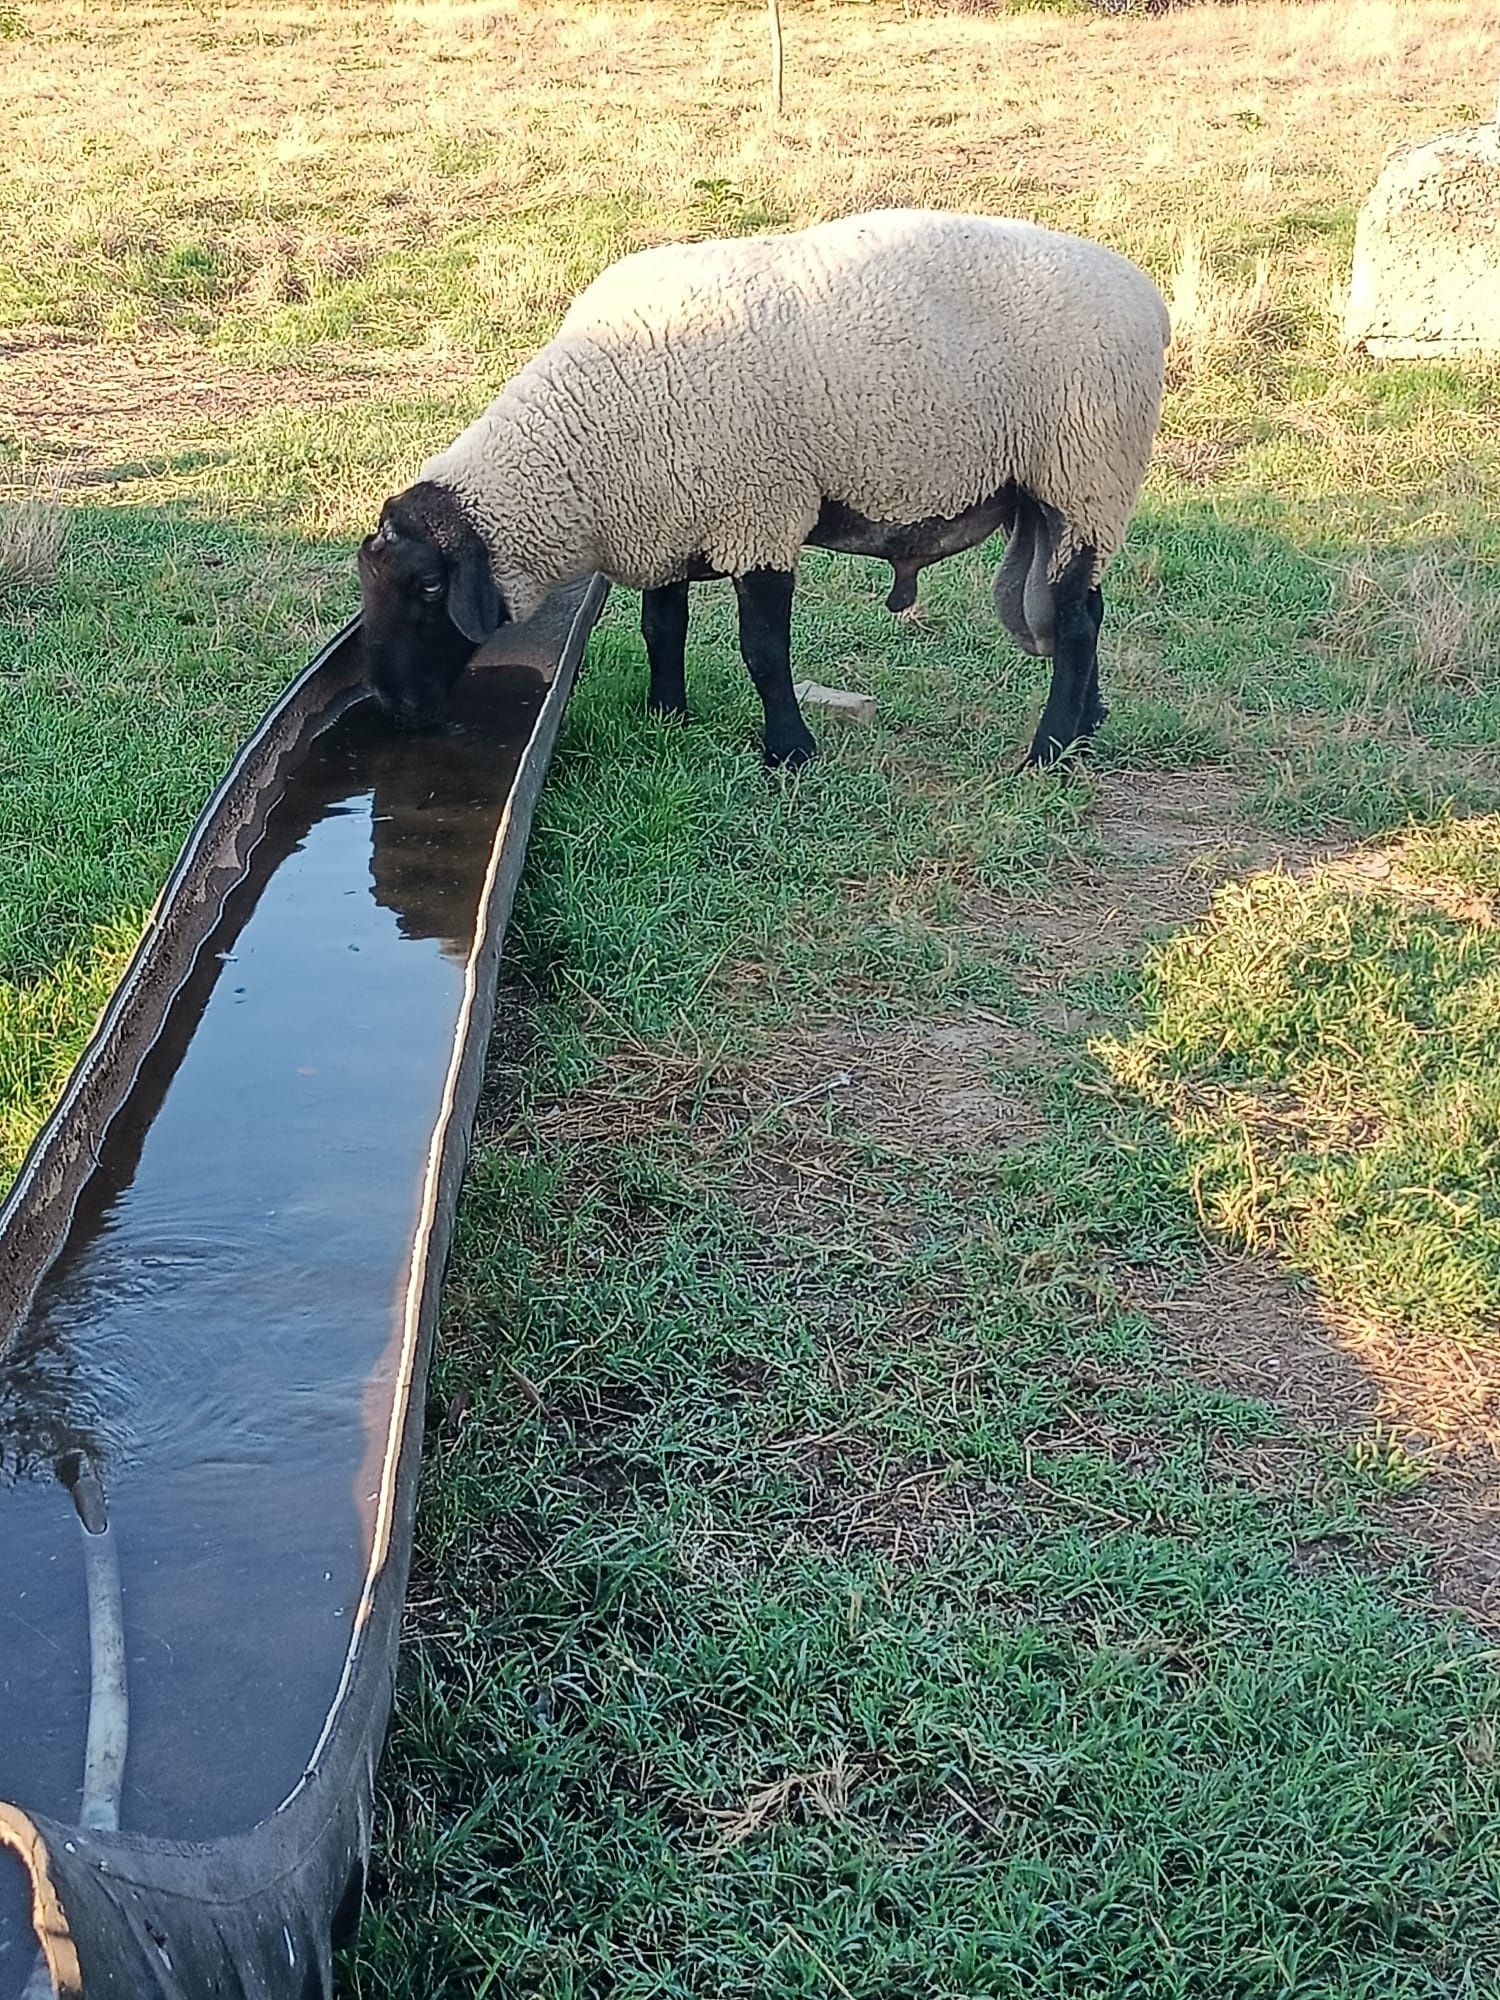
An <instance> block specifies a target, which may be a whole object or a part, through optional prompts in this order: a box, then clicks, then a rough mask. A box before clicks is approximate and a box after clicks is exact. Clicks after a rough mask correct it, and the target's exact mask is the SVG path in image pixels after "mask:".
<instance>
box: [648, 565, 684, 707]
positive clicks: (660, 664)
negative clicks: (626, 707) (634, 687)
mask: <svg viewBox="0 0 1500 2000" xmlns="http://www.w3.org/2000/svg"><path fill="white" fill-rule="evenodd" d="M687 629H688V587H687V585H686V584H685V583H664V584H662V585H660V586H659V587H658V588H657V589H655V590H643V591H642V592H641V637H642V638H643V639H644V640H645V642H646V658H647V659H648V660H649V661H650V663H651V688H650V692H649V693H648V694H647V696H646V708H647V711H648V712H649V713H650V714H652V715H675V716H682V717H685V716H686V715H687V668H686V656H687Z"/></svg>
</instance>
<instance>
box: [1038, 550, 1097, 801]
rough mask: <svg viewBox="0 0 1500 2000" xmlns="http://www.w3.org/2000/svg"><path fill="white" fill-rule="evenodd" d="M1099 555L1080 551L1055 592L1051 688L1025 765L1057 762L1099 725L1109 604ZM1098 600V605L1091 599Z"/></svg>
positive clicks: (1090, 551) (1088, 551)
mask: <svg viewBox="0 0 1500 2000" xmlns="http://www.w3.org/2000/svg"><path fill="white" fill-rule="evenodd" d="M1093 574H1094V551H1093V550H1092V549H1091V548H1088V547H1084V548H1081V549H1080V550H1079V551H1078V553H1077V554H1076V555H1075V556H1073V557H1072V558H1071V559H1070V561H1069V563H1068V565H1067V567H1066V569H1064V571H1063V573H1062V575H1061V576H1060V577H1059V578H1058V579H1057V582H1056V583H1055V584H1054V585H1053V588H1052V603H1053V624H1052V685H1051V687H1050V688H1049V690H1048V692H1047V706H1046V707H1045V708H1044V709H1043V710H1042V719H1041V721H1040V722H1039V723H1038V724H1037V732H1036V735H1035V737H1033V739H1032V744H1031V749H1030V751H1029V752H1028V753H1027V757H1026V762H1027V764H1028V765H1029V766H1031V767H1033V768H1037V767H1040V766H1042V765H1047V764H1055V763H1056V762H1057V760H1058V758H1059V757H1061V756H1063V755H1064V754H1065V753H1066V752H1067V751H1069V750H1071V749H1072V748H1073V747H1074V746H1075V744H1078V743H1080V742H1081V741H1083V740H1084V739H1085V738H1086V737H1088V736H1089V735H1090V734H1092V732H1093V730H1094V728H1095V727H1096V726H1097V724H1098V721H1099V718H1100V715H1101V714H1102V709H1101V706H1100V702H1099V628H1100V626H1101V625H1102V624H1103V622H1104V601H1103V599H1102V598H1101V597H1099V594H1098V592H1097V591H1096V590H1095V589H1094V588H1093V585H1092V578H1093ZM1094 599H1097V600H1098V601H1097V602H1092V601H1091V600H1094Z"/></svg>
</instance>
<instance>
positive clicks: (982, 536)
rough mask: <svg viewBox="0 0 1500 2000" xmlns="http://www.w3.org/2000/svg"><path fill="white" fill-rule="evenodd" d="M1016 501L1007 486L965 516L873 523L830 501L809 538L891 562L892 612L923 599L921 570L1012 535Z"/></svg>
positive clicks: (827, 546) (822, 546)
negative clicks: (997, 534)
mask: <svg viewBox="0 0 1500 2000" xmlns="http://www.w3.org/2000/svg"><path fill="white" fill-rule="evenodd" d="M1015 504H1016V502H1015V488H1014V486H1010V485H1007V486H1006V487H1004V488H1003V489H1002V490H1001V491H1000V492H999V493H995V494H992V495H991V496H990V497H989V498H988V499H987V500H980V501H977V502H976V503H975V505H974V506H972V507H965V508H964V510H963V512H962V513H961V514H954V515H951V516H948V517H943V516H939V515H933V516H931V517H929V518H928V519H926V520H922V521H870V520H867V519H866V518H865V516H864V515H863V514H861V513H859V512H857V511H856V510H855V509H854V508H853V507H846V506H845V505H844V503H843V501H842V500H825V501H824V502H823V505H822V507H821V508H820V509H819V512H818V518H817V520H816V521H815V522H814V523H813V526H812V530H811V532H810V533H809V535H808V537H807V539H808V541H809V543H810V544H811V545H812V546H813V547H814V548H819V549H837V550H838V551H839V552H840V554H842V555H850V556H874V557H876V558H877V559H878V560H879V561H880V562H888V563H889V564H890V566H891V568H892V570H893V571H894V573H895V581H894V582H893V583H892V585H891V594H890V596H889V597H888V598H887V599H886V604H887V606H888V607H889V609H890V610H892V611H905V610H906V609H907V608H908V606H910V605H912V604H915V603H916V601H917V572H918V571H919V570H923V569H925V568H926V567H927V565H928V564H929V563H935V562H942V561H943V559H944V558H945V557H947V556H956V555H958V554H959V553H960V551H961V550H963V549H972V548H974V547H976V546H977V545H978V544H979V543H980V542H983V541H986V540H987V539H988V538H989V537H990V536H991V535H993V534H994V532H995V530H996V529H997V528H1003V529H1005V531H1006V532H1007V533H1009V532H1010V528H1011V525H1012V523H1013V521H1014V519H1015Z"/></svg>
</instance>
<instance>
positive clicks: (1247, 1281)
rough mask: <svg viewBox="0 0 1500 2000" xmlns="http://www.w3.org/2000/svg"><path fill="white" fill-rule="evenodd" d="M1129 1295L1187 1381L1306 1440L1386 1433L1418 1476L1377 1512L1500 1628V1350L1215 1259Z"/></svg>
mask: <svg viewBox="0 0 1500 2000" xmlns="http://www.w3.org/2000/svg"><path fill="white" fill-rule="evenodd" d="M1134 1292H1135V1297H1136V1302H1137V1303H1138V1304H1140V1305H1141V1306H1143V1307H1144V1308H1145V1309H1146V1310H1148V1311H1149V1312H1150V1313H1151V1315H1152V1317H1153V1318H1154V1319H1155V1320H1156V1321H1157V1322H1158V1324H1159V1325H1160V1327H1161V1329H1162V1342H1163V1347H1164V1349H1165V1351H1166V1352H1167V1353H1168V1354H1169V1355H1175V1356H1178V1357H1180V1358H1181V1360H1182V1363H1183V1365H1184V1366H1185V1367H1187V1368H1188V1369H1189V1371H1190V1372H1191V1374H1192V1375H1193V1377H1194V1378H1195V1379H1196V1380H1198V1381H1200V1382H1204V1383H1206V1384H1208V1385H1209V1386H1211V1387H1213V1388H1216V1389H1224V1390H1227V1391H1228V1392H1229V1393H1230V1394H1232V1395H1236V1396H1249V1397H1254V1398H1256V1399H1257V1400H1259V1401H1262V1402H1267V1403H1271V1404H1273V1405H1274V1406H1275V1407H1276V1408H1277V1409H1278V1410H1280V1411H1281V1413H1282V1414H1283V1415H1284V1416H1285V1417H1286V1418H1287V1419H1288V1420H1289V1422H1290V1423H1291V1425H1292V1426H1293V1428H1294V1430H1295V1432H1297V1433H1298V1434H1300V1435H1301V1436H1302V1437H1304V1438H1306V1439H1309V1440H1312V1439H1317V1440H1321V1441H1323V1442H1324V1443H1326V1442H1328V1441H1329V1440H1330V1439H1332V1440H1341V1439H1347V1440H1350V1441H1351V1442H1352V1441H1353V1440H1356V1439H1358V1438H1360V1437H1362V1436H1363V1437H1368V1436H1369V1435H1370V1433H1371V1432H1372V1431H1375V1430H1377V1429H1378V1430H1379V1431H1381V1432H1383V1433H1384V1434H1385V1435H1387V1436H1392V1437H1394V1438H1396V1439H1398V1440H1399V1441H1400V1443H1401V1444H1402V1445H1403V1446H1404V1448H1405V1449H1406V1450H1407V1451H1408V1452H1410V1453H1411V1454H1412V1456H1413V1457H1414V1458H1415V1459H1417V1460H1418V1461H1419V1462H1420V1463H1421V1464H1423V1465H1424V1466H1425V1467H1426V1476H1425V1477H1424V1478H1423V1479H1422V1480H1421V1481H1420V1483H1419V1484H1417V1485H1416V1486H1415V1487H1414V1488H1413V1489H1412V1490H1411V1491H1410V1492H1407V1493H1405V1494H1400V1495H1392V1496H1391V1497H1390V1499H1389V1500H1388V1501H1387V1502H1386V1503H1385V1507H1384V1512H1385V1513H1386V1516H1387V1518H1388V1519H1389V1520H1390V1522H1391V1525H1392V1527H1393V1529H1394V1530H1395V1531H1397V1532H1398V1533H1399V1534H1403V1535H1405V1536H1407V1537H1410V1538H1412V1539H1415V1540H1417V1541H1419V1542H1421V1543H1425V1544H1426V1545H1427V1546H1428V1547H1429V1548H1431V1549H1432V1550H1433V1552H1434V1553H1435V1555H1436V1558H1437V1566H1438V1585H1439V1592H1440V1595H1441V1596H1442V1598H1443V1599H1444V1601H1446V1602H1447V1603H1449V1604H1451V1605H1453V1606H1454V1607H1455V1608H1457V1609H1459V1610H1462V1611H1464V1612H1466V1613H1467V1614H1468V1615H1469V1616H1470V1617H1471V1618H1472V1619H1474V1621H1475V1622H1476V1623H1478V1624H1481V1625H1484V1626H1486V1627H1489V1628H1493V1629H1497V1630H1500V1356H1496V1355H1494V1354H1487V1353H1485V1352H1483V1351H1481V1350H1477V1349H1473V1348H1463V1347H1459V1346H1458V1345H1457V1344H1456V1343H1454V1342H1452V1341H1443V1340H1437V1339H1421V1338H1418V1337H1415V1336H1412V1335H1397V1334H1392V1333H1391V1332H1389V1331H1388V1330H1381V1329H1377V1328H1375V1327H1372V1326H1361V1325H1358V1324H1356V1323H1353V1322H1351V1321H1349V1320H1348V1319H1347V1318H1344V1317H1342V1316H1340V1315H1338V1314H1336V1313H1334V1312H1332V1311H1330V1310H1329V1309H1328V1308H1326V1307H1324V1306H1322V1305H1320V1304H1319V1303H1318V1301H1316V1300H1315V1299H1314V1298H1312V1297H1311V1296H1310V1295H1309V1294H1307V1293H1306V1292H1303V1291H1301V1290H1300V1289H1298V1288H1297V1287H1296V1286H1294V1285H1293V1284H1292V1283H1291V1282H1290V1281H1289V1280H1288V1279H1286V1278H1283V1277H1281V1276H1280V1275H1279V1274H1277V1273H1276V1272H1274V1271H1272V1270H1269V1269H1267V1268H1266V1267H1264V1266H1262V1265H1259V1264H1254V1263H1249V1262H1244V1261H1238V1260H1231V1259H1228V1258H1225V1259H1222V1260H1220V1261H1218V1262H1216V1263H1215V1264H1213V1265H1212V1266H1210V1268H1209V1270H1208V1272H1207V1273H1206V1274H1205V1276H1204V1277H1203V1278H1202V1279H1200V1280H1199V1281H1198V1282H1197V1283H1196V1284H1193V1285H1188V1286H1184V1287H1180V1288H1178V1289H1176V1290H1173V1291H1171V1292H1166V1291H1162V1290H1159V1289H1153V1288H1152V1287H1151V1286H1150V1285H1148V1284H1146V1283H1144V1282H1138V1283H1137V1284H1136V1286H1135V1288H1134Z"/></svg>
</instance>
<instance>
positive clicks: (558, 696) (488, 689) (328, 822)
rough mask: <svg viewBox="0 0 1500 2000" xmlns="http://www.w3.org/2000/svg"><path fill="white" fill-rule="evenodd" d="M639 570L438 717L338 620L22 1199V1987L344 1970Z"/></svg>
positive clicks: (12, 1310) (1, 1739) (551, 622)
mask: <svg viewBox="0 0 1500 2000" xmlns="http://www.w3.org/2000/svg"><path fill="white" fill-rule="evenodd" d="M604 596H605V586H604V584H603V583H602V581H600V580H598V579H596V580H595V581H594V582H592V583H591V584H589V585H587V586H580V587H578V588H577V589H575V590H573V591H570V592H567V593H560V594H559V596H558V597H557V598H555V599H554V600H552V602H551V603H550V604H549V605H547V606H546V607H545V608H544V610H543V611H542V613H541V614H540V615H539V616H538V617H537V618H536V619H534V620H532V621H531V623H530V624H529V625H526V626H522V627H518V628H516V629H515V630H514V631H513V632H511V633H510V634H509V635H508V636H506V637H505V639H504V642H503V644H501V645H499V646H495V647H492V648H490V649H488V650H487V652H486V654H485V655H484V656H483V659H482V661H481V662H480V663H479V664H477V665H476V668H475V670H474V671H472V672H470V673H469V674H468V675H467V676H466V677H465V679H464V682H463V683H462V685H461V688H460V691H459V695H458V698H457V703H456V720H455V726H454V727H453V728H452V729H450V730H449V731H447V732H445V733H444V734H442V735H437V736H432V735H428V736H410V735H403V734H401V733H400V732H398V731H396V730H394V729H393V728H392V727H391V726H390V725H389V724H388V723H387V722H385V721H384V719H383V718H382V717H381V716H380V715H379V714H378V713H377V712H376V710H375V707H374V704H373V703H372V702H370V701H369V700H367V699H362V698H361V695H360V691H359V678H360V656H359V639H358V629H357V625H351V626H349V627H347V628H346V629H345V630H344V631H343V632H341V633H340V634H339V635H338V637H337V638H335V639H334V640H333V642H332V643H331V644H330V645H329V646H328V647H327V648H326V649H325V651H324V652H323V653H322V654H320V655H319V657H318V658H317V659H316V660H314V661H313V662H312V664H311V665H310V666H309V667H308V668H307V669H306V670H305V671H304V672H303V673H302V675H301V676H300V677H299V678H298V679H297V681H296V682H295V683H294V684H293V685H292V687H290V688H289V689H288V690H287V692H286V694H285V695H283V696H282V698H281V699H280V700H279V701H278V702H277V703H276V704H275V706H274V707H273V708H272V709H271V710H270V711H269V712H268V714H267V715H266V716H265V718H264V720H263V721H262V722H261V724H260V726H259V727H258V728H257V729H256V731H255V733H254V734H253V735H252V736H251V738H250V740H249V741H248V742H247V743H246V744H245V746H244V748H243V749H242V750H241V752H240V754H239V756H238V758H237V759H236V761H235V763H234V766H233V768H232V769H231V770H230V772H229V774H228V776H227V777H226V778H225V780H224V782H223V783H222V784H221V785H220V787H219V789H218V791H217V792H216V793H215V795H214V797H213V799H212V800H211V801H210V803H209V805H208V807H207V809H206V810H205V812H204V814H203V816H202V818H201V819H200V820H199V822H198V824H197V826H196V827H195V828H194V830H193V833H192V834H191V836H190V838H189V839H188V842H187V845H186V847H185V848H184V849H183V852H182V854H181V856H180V858H179V859H178V862H177V865H176V867H175V868H174V869H173V871H172V875H171V878H170V880H169V881H168V883H167V886H166V888H165V889H164V890H163V892H162V896H161V899H160V901H159V902H158V904H157V907H156V909H155V911H154V913H153V915H152V918H151V921H150V923H149V925H148V926H147V929H146V932H145V935H144V937H143V938H142V940H141V943H140V946H139V948H138V949H137V951H136V953H135V956H134V957H133V959H132V960H131V963H130V965H129V968H128V969H127V971H126V973H125V975H124V977H123V979H122V980H121V982H120V985H119V987H118V988H117V990H116V992H115V994H114V997H113V999H112V1000H111V1001H110V1003H109V1005H108V1007H107V1008H106V1009H105V1011H104V1013H103V1015H102V1016H101V1018H100V1021H99V1024H98V1026H97V1028H96V1029H95V1032H94V1035H93V1038H92V1040H91V1041H90V1043H89V1046H88V1048H87V1049H86V1051H85V1053H84V1055H83V1056H82V1058H81V1059H80V1061H79V1063H78V1066H77V1068H76V1069H75V1070H74V1072H73V1075H72V1078H71V1080H70V1081H69V1083H68V1086H67V1088H66V1090H65V1092H64V1093H63V1097H62V1100H61V1102H60V1103H59V1105H58V1107H57V1109H56V1111H55V1112H54V1114H53V1116H52V1118H51V1120H50V1121H49V1123H48V1124H47V1126H46V1128H45V1129H44V1131H43V1132H42V1133H41V1135H40V1136H39V1138H38V1139H37V1142H36V1144H35V1145H34V1146H33V1148H32V1149H31V1152H30V1154H29V1155H28V1156H27V1159H26V1161H25V1164H24V1165H23V1167H22V1169H21V1173H20V1176H19V1178H18V1179H17V1181H16V1183H15V1186H14V1188H13V1189H12V1191H11V1194H10V1197H9V1199H8V1200H7V1202H6V1203H5V1206H4V1208H3V1209H0V1801H4V1803H0V2000H21V1996H23V1995H24V1996H26V2000H47V1996H52V1995H55V1996H57V2000H73V1996H77V1995H83V1996H87V2000H104V1996H106V1995H116V1996H121V2000H126V1996H128V2000H187V1996H192V2000H199V1996H206V1995H210V1994H212V1995H218V1996H246V2000H248V1997H249V1996H254V1997H255V2000H292V1997H293V1996H297V2000H301V1996H313V1995H321V1994H326V1993H327V1992H329V1990H330V1988H331V1982H332V1975H331V1954H332V1948H333V1940H334V1939H335V1937H336V1936H337V1935H338V1934H339V1932H340V1930H341V1929H342V1928H343V1926H344V1925H345V1924H347V1922H348V1921H349V1919H350V1918H351V1917H352V1915H353V1914H354V1913H355V1911H356V1910H357V1908H358V1903H359V1898H360V1895H361V1892H362V1886H363V1881H364V1873H365V1866H366V1862H367V1860H368V1856H369V1848H370V1816H371V1798H372V1793H373V1788H374V1781H375V1767H376V1763H377V1761H378V1758H379V1755H380V1750H381V1746H382V1743H383V1741H384V1738H385V1732H386V1725H387V1722H388V1720H389V1715H390V1708H391V1698H392V1690H393V1687H394V1677H395V1668H396V1653H397V1646H398V1642H399V1637H400V1627H401V1612H402V1601H403V1597H404V1594H405V1588H406V1576H407V1566H408V1558H409V1554H410V1547H411V1533H412V1516H413V1508H414V1501H415V1494H416V1476H417V1467H418V1461H419V1458H420V1454H421V1444H422V1417H423V1395H424V1384H425V1380H426V1372H427V1362H428V1355H429V1352H430V1349H431V1344H432V1337H433V1328H434V1323H435V1320H436V1315H437V1300H438V1289H439V1285H440V1283H441V1278H442V1270H443V1264H444V1260H445V1257H446V1255H447V1249H448V1242H449V1234H450V1228H451V1223H452V1217H453V1209H454V1204H455V1201H456V1199H457V1195H458V1187H459V1180H460V1176H461V1174H462V1171H463V1164H464V1159H465V1156H466V1153H467V1149H468V1142H469V1136H470V1132H471V1129H472V1124H473V1118H474V1111H475V1106H476V1103H477V1101H478V1097H479V1091H480V1086H481V1082H482V1079H483V1073H484V1059H485V1047H486V1043H487V1040H488V1037H489V1030H490V1025H491V1019H492V1015H493V1010H494V997H495V983H496V972H497V968H498V963H499V957H500V948H501V941H502V938H503V935H504V931H505V925H506V920H507V918H508V916H509V913H510V907H511V902H512V899H513V897H514V894H515V888H516V881H517V878H518V875H519V873H520V869H521V862H522V857H523V854H524V851H525V846H526V839H527V835H528V833H529V831H530V827H531V821H532V816H533V813H534V811H535V807H536V801H537V796H538V793H539V791H540V788H541V784H542V778H543V774H544V772H545V771H546V768H547V763H548V759H549V757H550V754H551V750H552V746H553V742H554V740H555V737H556V734H557V727H558V723H559V721H560V719H561V717H562V712H563V709H564V706H565V705H566V702H567V699H568V694H569V691H570V689H571V686H572V683H573V680H574V677H575V675H576V673H577V670H578V666H579V663H580V660H581V658H582V655H583V651H584V647H585V645H586V643H587V640H588V636H589V633H590V631H591V630H592V628H593V625H594V623H595V621H596V619H597V618H598V615H599V610H600V607H601V605H602V603H603V601H604Z"/></svg>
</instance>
